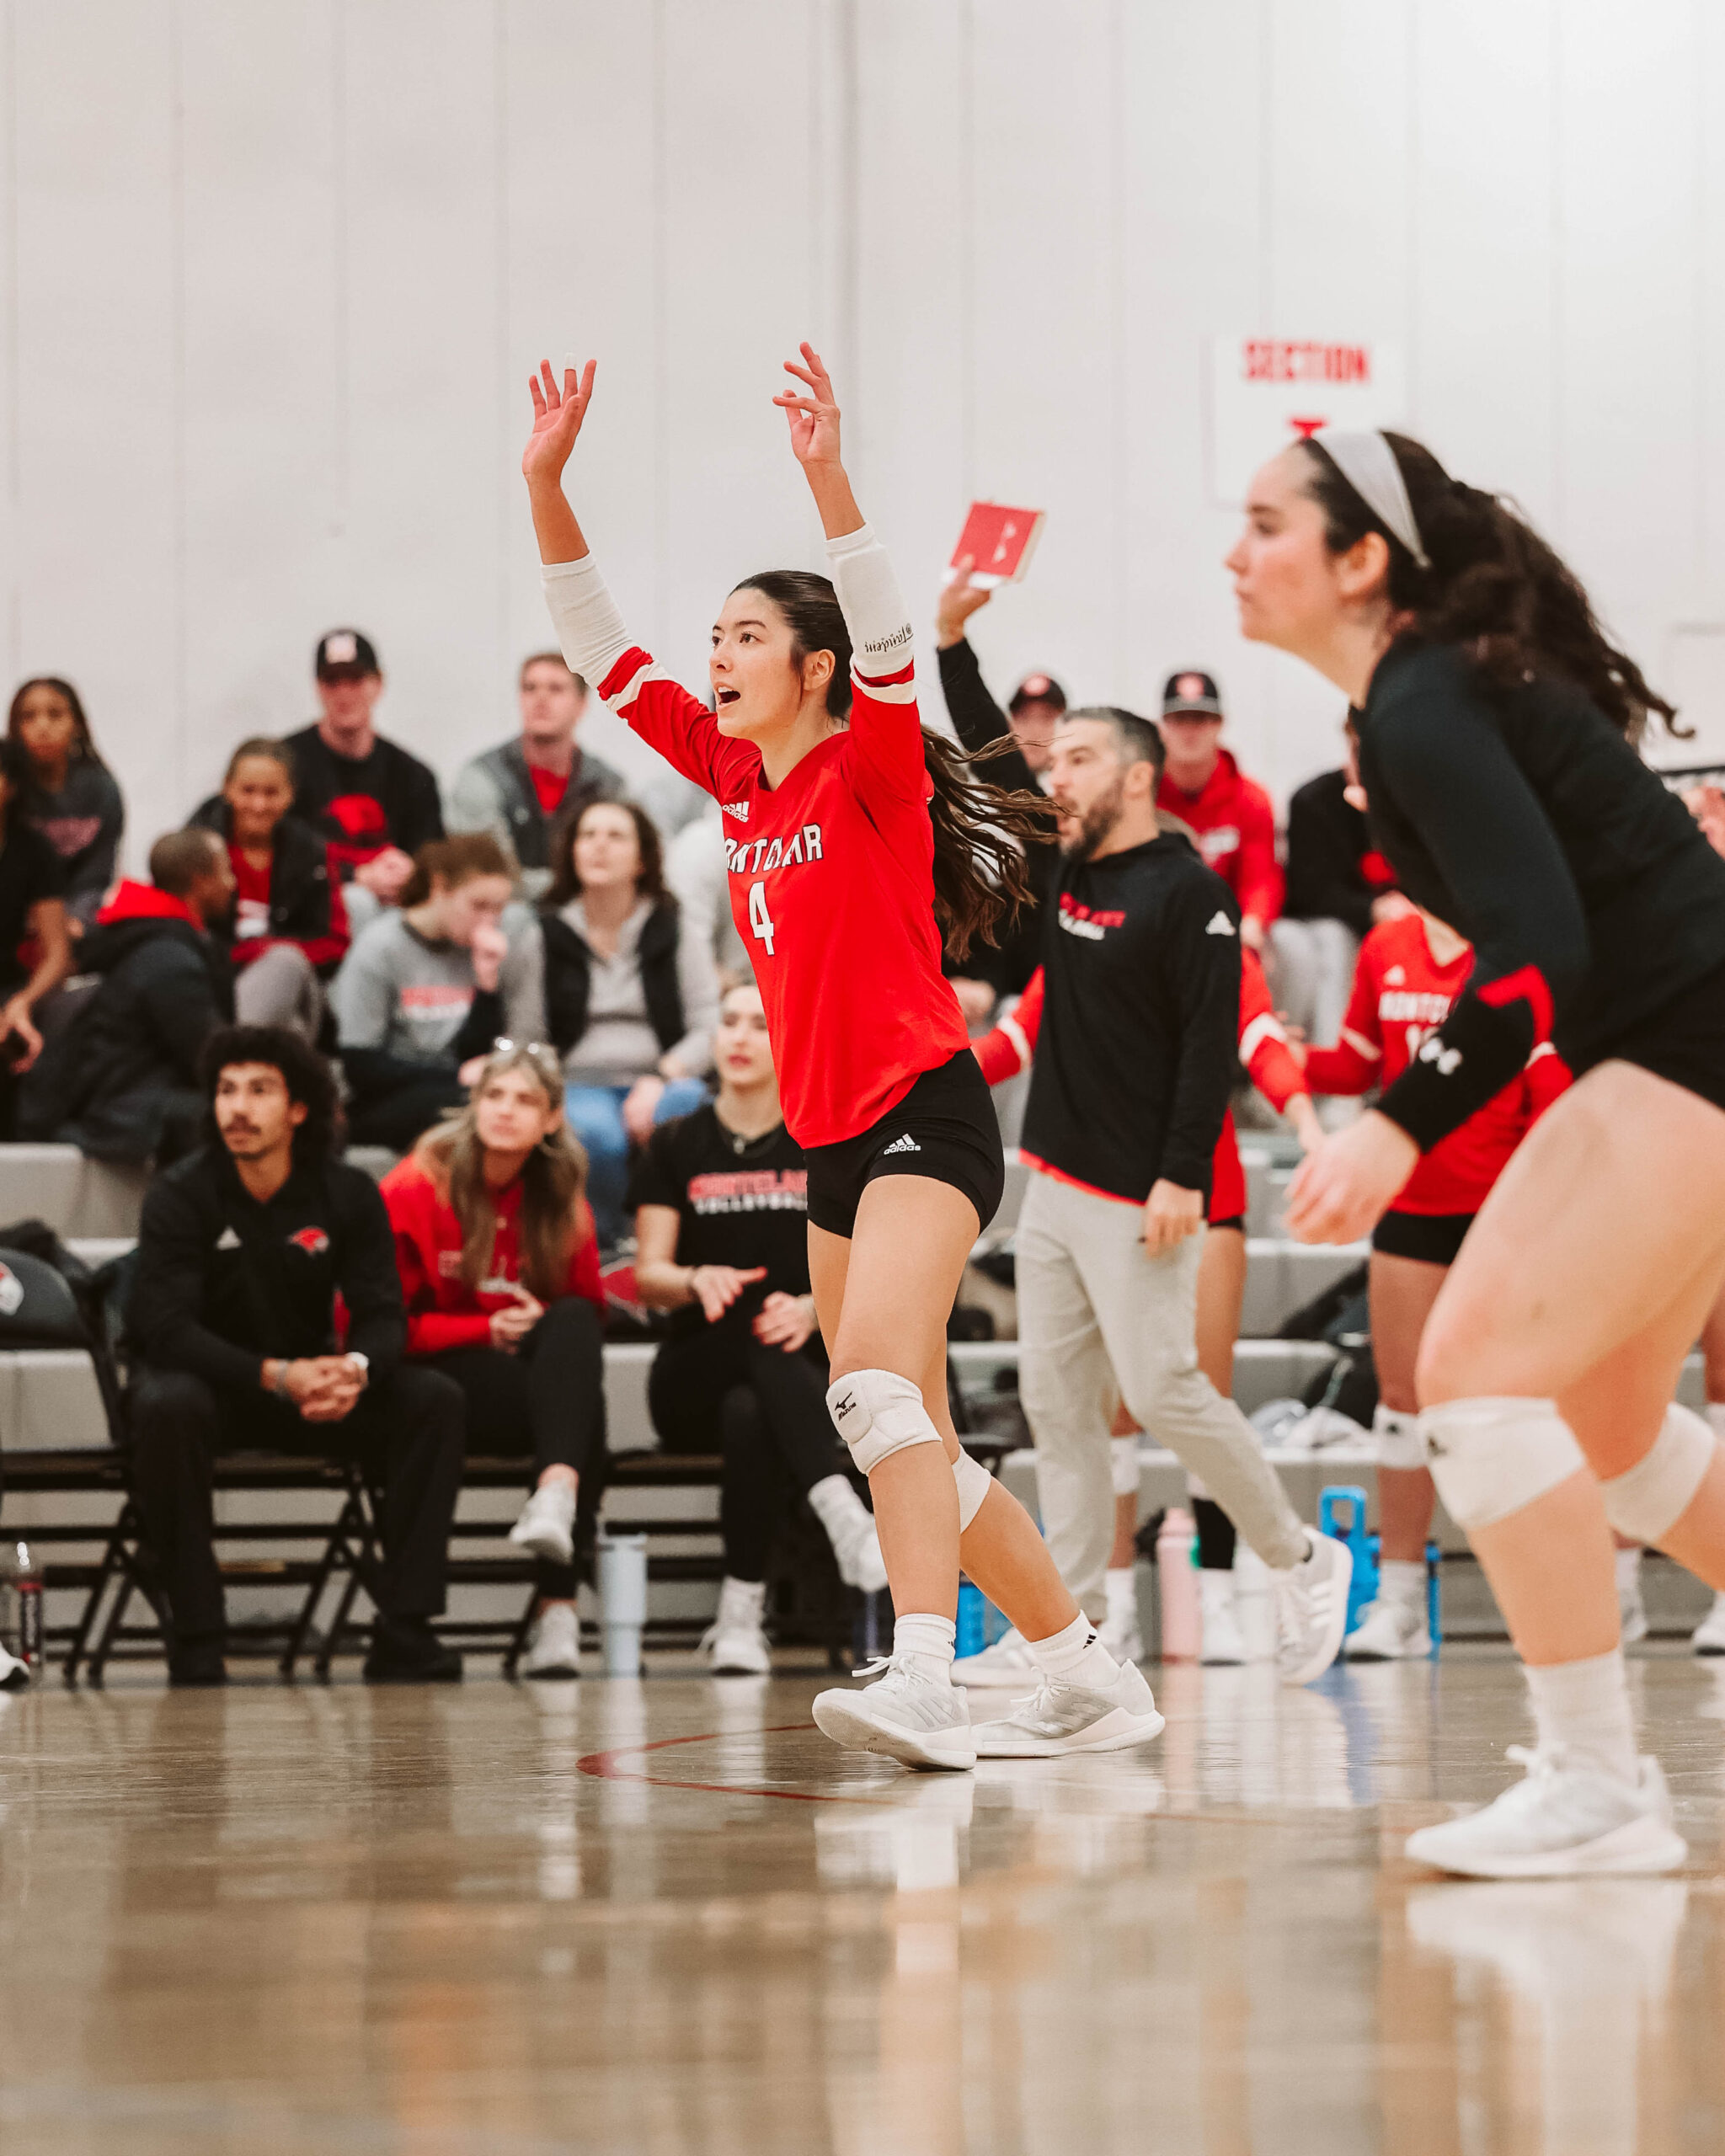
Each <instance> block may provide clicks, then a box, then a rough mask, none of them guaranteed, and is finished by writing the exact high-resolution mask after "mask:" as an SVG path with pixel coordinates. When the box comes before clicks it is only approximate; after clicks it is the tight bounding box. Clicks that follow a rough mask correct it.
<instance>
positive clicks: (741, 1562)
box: [647, 1316, 849, 1580]
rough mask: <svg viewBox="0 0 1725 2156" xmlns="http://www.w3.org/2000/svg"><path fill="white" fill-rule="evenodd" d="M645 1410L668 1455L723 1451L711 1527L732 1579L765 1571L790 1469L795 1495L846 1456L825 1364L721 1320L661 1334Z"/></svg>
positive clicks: (836, 1471) (834, 1471)
mask: <svg viewBox="0 0 1725 2156" xmlns="http://www.w3.org/2000/svg"><path fill="white" fill-rule="evenodd" d="M647 1406H648V1412H649V1414H650V1415H651V1416H652V1417H653V1427H654V1429H655V1430H657V1431H658V1433H659V1436H660V1443H661V1444H663V1445H664V1446H665V1450H666V1451H667V1452H718V1453H722V1454H724V1485H723V1486H722V1489H721V1492H720V1496H719V1508H718V1520H719V1533H720V1534H721V1535H722V1536H723V1538H724V1565H725V1570H726V1571H727V1572H729V1574H730V1576H731V1577H732V1578H733V1579H738V1580H758V1579H764V1578H765V1577H766V1553H767V1550H768V1548H769V1546H770V1545H771V1543H772V1530H773V1527H774V1524H775V1523H776V1520H777V1514H778V1511H779V1508H780V1505H781V1503H782V1498H781V1497H780V1486H781V1482H782V1478H783V1477H784V1476H786V1475H788V1476H789V1478H790V1480H791V1481H792V1483H793V1485H794V1486H795V1488H796V1490H797V1492H798V1495H799V1496H802V1495H806V1493H807V1492H809V1491H810V1490H812V1489H813V1488H814V1485H815V1484H816V1483H817V1482H821V1481H825V1479H826V1477H827V1476H829V1475H841V1474H843V1473H844V1471H845V1466H846V1460H847V1459H848V1457H849V1455H848V1454H846V1451H845V1449H844V1448H843V1446H842V1445H841V1444H840V1442H839V1438H838V1433H837V1432H836V1430H835V1429H834V1428H833V1426H832V1418H831V1417H830V1415H829V1414H828V1413H827V1412H826V1364H825V1362H824V1361H822V1362H816V1361H815V1360H814V1358H813V1357H812V1356H810V1355H809V1354H806V1353H803V1352H802V1351H800V1350H798V1351H797V1352H795V1353H790V1354H787V1353H786V1352H785V1350H784V1349H783V1348H770V1347H768V1346H766V1344H765V1343H764V1342H761V1341H759V1340H757V1339H756V1337H755V1336H754V1334H753V1333H752V1332H750V1331H749V1329H748V1325H747V1323H746V1321H739V1320H738V1319H737V1318H735V1317H734V1316H733V1317H727V1318H724V1319H723V1320H721V1321H720V1322H719V1323H718V1324H717V1325H707V1326H702V1329H701V1330H700V1331H698V1332H691V1333H686V1334H685V1335H684V1336H683V1337H681V1339H677V1340H667V1341H666V1342H665V1345H664V1347H662V1348H660V1351H659V1353H657V1354H656V1355H655V1356H654V1358H653V1373H652V1375H651V1376H650V1377H649V1380H648V1381H647Z"/></svg>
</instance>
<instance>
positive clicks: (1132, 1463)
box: [1108, 1438, 1138, 1497]
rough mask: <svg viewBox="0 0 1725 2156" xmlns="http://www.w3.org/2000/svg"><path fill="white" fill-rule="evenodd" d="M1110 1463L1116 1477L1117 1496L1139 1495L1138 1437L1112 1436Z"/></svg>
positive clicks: (1109, 1449)
mask: <svg viewBox="0 0 1725 2156" xmlns="http://www.w3.org/2000/svg"><path fill="white" fill-rule="evenodd" d="M1108 1465H1109V1470H1110V1472H1111V1473H1112V1474H1113V1476H1114V1495H1115V1496H1116V1497H1136V1496H1137V1495H1138V1440H1137V1438H1109V1439H1108Z"/></svg>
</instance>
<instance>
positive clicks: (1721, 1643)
mask: <svg viewBox="0 0 1725 2156" xmlns="http://www.w3.org/2000/svg"><path fill="white" fill-rule="evenodd" d="M1689 1644H1690V1649H1691V1651H1692V1652H1694V1653H1696V1654H1725V1594H1716V1595H1715V1596H1714V1597H1713V1606H1712V1609H1710V1610H1709V1611H1708V1612H1707V1614H1706V1616H1705V1617H1703V1618H1702V1620H1701V1622H1700V1624H1699V1625H1696V1628H1695V1630H1694V1631H1692V1632H1691V1633H1690V1636H1689Z"/></svg>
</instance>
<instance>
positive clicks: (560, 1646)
mask: <svg viewBox="0 0 1725 2156" xmlns="http://www.w3.org/2000/svg"><path fill="white" fill-rule="evenodd" d="M580 1673H581V1620H580V1619H579V1617H578V1616H577V1614H575V1605H574V1603H572V1602H547V1604H545V1606H544V1608H543V1609H542V1610H541V1611H540V1612H539V1614H538V1615H537V1617H536V1618H535V1619H534V1620H533V1629H532V1630H531V1632H529V1633H528V1635H527V1652H526V1654H524V1655H523V1656H522V1657H521V1674H522V1676H523V1677H542V1678H556V1677H579V1675H580Z"/></svg>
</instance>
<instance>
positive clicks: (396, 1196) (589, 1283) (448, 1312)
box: [379, 1153, 605, 1355]
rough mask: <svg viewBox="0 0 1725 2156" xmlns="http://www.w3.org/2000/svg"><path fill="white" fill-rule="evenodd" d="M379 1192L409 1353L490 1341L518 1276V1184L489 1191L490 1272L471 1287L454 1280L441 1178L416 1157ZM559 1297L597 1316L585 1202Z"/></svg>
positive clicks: (450, 1220)
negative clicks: (492, 1223)
mask: <svg viewBox="0 0 1725 2156" xmlns="http://www.w3.org/2000/svg"><path fill="white" fill-rule="evenodd" d="M379 1187H380V1188H381V1190H382V1193H383V1203H384V1206H385V1208H386V1209H387V1212H388V1214H389V1219H390V1225H391V1226H392V1227H393V1229H394V1230H395V1263H396V1269H397V1271H398V1273H400V1274H401V1287H402V1296H403V1300H404V1301H405V1302H406V1304H407V1312H408V1353H409V1354H410V1355H441V1353H443V1352H444V1350H445V1349H446V1348H483V1347H486V1346H487V1345H489V1342H490V1339H491V1314H492V1312H493V1311H494V1310H506V1309H508V1307H509V1306H510V1304H511V1303H513V1302H514V1301H515V1294H514V1286H515V1282H516V1281H518V1280H519V1279H520V1278H521V1239H520V1229H521V1184H520V1183H519V1182H512V1183H510V1185H509V1186H508V1187H507V1188H505V1189H504V1190H500V1191H499V1192H497V1193H495V1203H496V1206H497V1236H496V1240H495V1241H494V1244H493V1246H492V1251H491V1271H490V1273H489V1275H488V1276H487V1278H484V1279H483V1280H482V1281H481V1282H480V1283H479V1285H478V1288H477V1289H473V1288H470V1287H469V1286H468V1285H467V1282H466V1281H465V1280H463V1279H462V1277H461V1264H462V1227H461V1222H460V1221H459V1220H457V1218H456V1216H455V1209H454V1207H453V1206H452V1205H451V1203H450V1202H449V1193H448V1190H447V1188H446V1186H445V1184H444V1182H442V1180H441V1177H438V1176H436V1175H435V1174H434V1173H433V1171H432V1170H431V1169H430V1167H428V1166H426V1164H425V1161H423V1160H421V1159H420V1157H419V1155H417V1154H414V1153H410V1154H409V1155H408V1157H407V1158H406V1160H404V1161H397V1162H396V1164H395V1166H393V1168H392V1169H391V1170H390V1171H389V1173H388V1174H387V1176H385V1177H384V1178H383V1181H382V1183H381V1184H380V1186H379ZM562 1292H563V1294H566V1295H583V1296H585V1298H586V1299H587V1300H588V1301H589V1302H590V1303H592V1304H593V1305H595V1307H596V1308H597V1309H598V1310H601V1312H602V1311H603V1310H604V1308H605V1289H604V1288H603V1286H602V1285H601V1282H600V1278H599V1239H598V1236H597V1235H595V1232H594V1228H593V1216H592V1214H590V1212H589V1211H588V1209H587V1206H586V1202H585V1199H584V1200H583V1201H582V1204H581V1218H580V1223H579V1226H578V1227H577V1229H576V1231H575V1241H574V1248H573V1249H572V1250H571V1251H570V1252H569V1274H568V1278H566V1280H565V1281H564V1283H563V1290H562Z"/></svg>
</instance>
